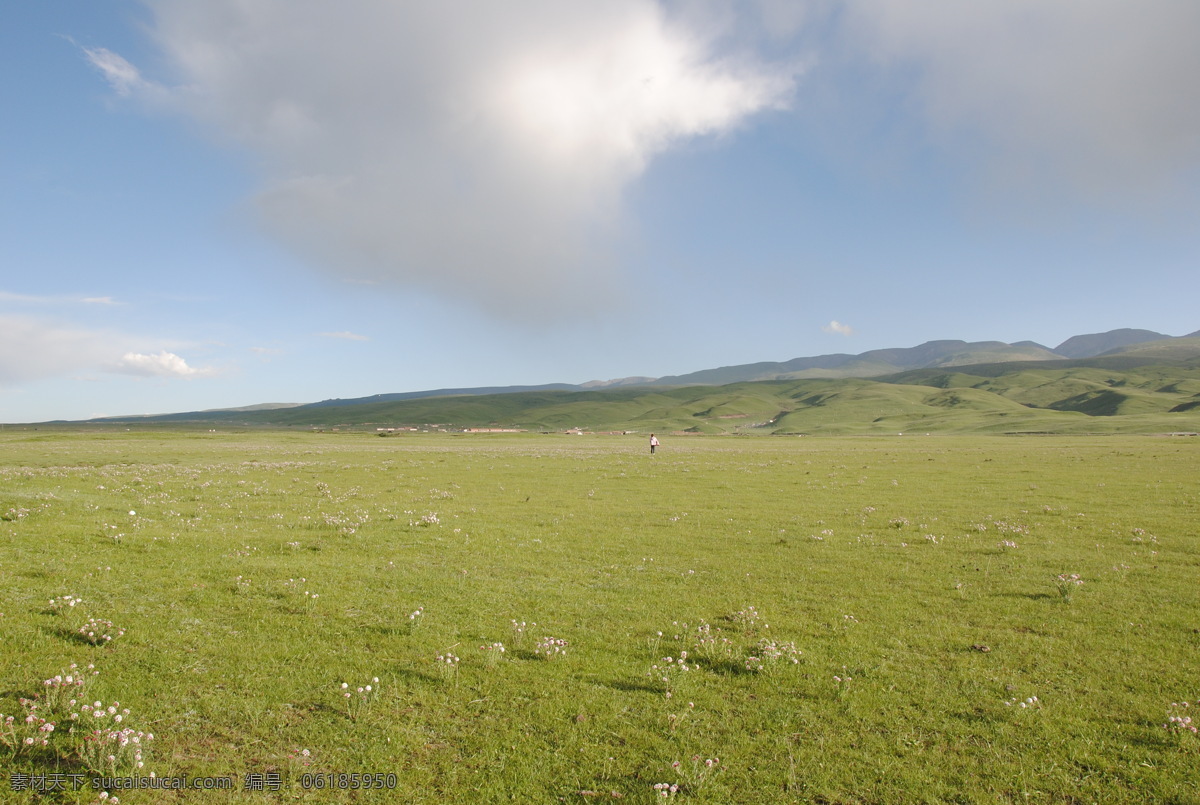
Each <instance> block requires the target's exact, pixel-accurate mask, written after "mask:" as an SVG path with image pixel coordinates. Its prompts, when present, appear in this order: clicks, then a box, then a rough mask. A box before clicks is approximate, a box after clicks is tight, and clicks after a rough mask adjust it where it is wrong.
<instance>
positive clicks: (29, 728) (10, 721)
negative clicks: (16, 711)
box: [0, 699, 55, 756]
mask: <svg viewBox="0 0 1200 805" xmlns="http://www.w3.org/2000/svg"><path fill="white" fill-rule="evenodd" d="M19 701H20V704H21V706H22V707H23V708H25V715H24V717H18V716H6V715H5V714H4V713H0V745H3V746H6V747H8V748H9V749H10V750H11V751H12V754H13V755H14V756H16V755H19V754H21V752H23V751H25V750H27V749H29V748H31V747H35V746H49V745H50V736H51V734H52V733H53V732H54V729H55V724H54V722H53V721H50V720H48V719H46V718H44V717H42V716H40V715H38V705H37V702H35V701H33V700H32V699H20V700H19Z"/></svg>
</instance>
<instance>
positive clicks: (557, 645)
mask: <svg viewBox="0 0 1200 805" xmlns="http://www.w3.org/2000/svg"><path fill="white" fill-rule="evenodd" d="M568 645H570V644H569V643H567V641H566V640H563V639H562V638H561V637H543V638H542V639H541V640H539V641H538V643H537V646H535V647H534V651H536V652H537V653H538V654H542V655H544V656H545V657H546V659H548V660H549V659H553V658H554V657H557V656H559V655H563V656H566V654H567V646H568Z"/></svg>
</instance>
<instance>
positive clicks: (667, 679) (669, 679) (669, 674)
mask: <svg viewBox="0 0 1200 805" xmlns="http://www.w3.org/2000/svg"><path fill="white" fill-rule="evenodd" d="M687 658H688V653H687V652H686V651H681V652H679V658H678V659H676V658H675V657H663V658H662V660H661V662H658V663H655V664H654V665H651V666H650V670H649V671H647V672H646V676H648V677H650V678H651V679H654V680H655V681H660V682H662V683H663V686H664V687H665V688H666V692H667V698H668V699H669V698H671V693H672V690H671V689H672V687H673V686H674V679H675V677H676V676H678V675H679V674H683V673H687V672H688V671H691V670H692V669H694V668H695V667H696V666H695V664H692V665H688V664H687Z"/></svg>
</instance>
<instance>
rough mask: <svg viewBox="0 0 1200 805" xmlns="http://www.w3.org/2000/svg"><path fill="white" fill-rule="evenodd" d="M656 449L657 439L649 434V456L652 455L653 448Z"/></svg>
mask: <svg viewBox="0 0 1200 805" xmlns="http://www.w3.org/2000/svg"><path fill="white" fill-rule="evenodd" d="M657 447H658V437H657V436H655V435H654V434H653V433H651V434H650V455H654V450H655V448H657Z"/></svg>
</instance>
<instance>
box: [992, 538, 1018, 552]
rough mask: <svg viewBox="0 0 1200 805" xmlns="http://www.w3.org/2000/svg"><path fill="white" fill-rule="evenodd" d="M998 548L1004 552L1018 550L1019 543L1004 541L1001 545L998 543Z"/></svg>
mask: <svg viewBox="0 0 1200 805" xmlns="http://www.w3.org/2000/svg"><path fill="white" fill-rule="evenodd" d="M997 547H999V548H1000V550H1002V551H1004V550H1016V548H1017V543H1015V542H1013V541H1012V540H1011V539H1002V540H1000V542H999V543H997Z"/></svg>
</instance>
